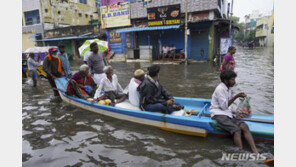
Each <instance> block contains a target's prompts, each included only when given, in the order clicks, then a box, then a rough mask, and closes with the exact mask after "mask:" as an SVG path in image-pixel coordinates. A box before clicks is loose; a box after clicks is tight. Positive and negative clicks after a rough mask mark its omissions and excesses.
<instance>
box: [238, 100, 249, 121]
mask: <svg viewBox="0 0 296 167" xmlns="http://www.w3.org/2000/svg"><path fill="white" fill-rule="evenodd" d="M250 99H251V97H245V98H240V103H239V105H238V107H237V109H236V118H244V117H249V116H250V115H252V111H251V106H250Z"/></svg>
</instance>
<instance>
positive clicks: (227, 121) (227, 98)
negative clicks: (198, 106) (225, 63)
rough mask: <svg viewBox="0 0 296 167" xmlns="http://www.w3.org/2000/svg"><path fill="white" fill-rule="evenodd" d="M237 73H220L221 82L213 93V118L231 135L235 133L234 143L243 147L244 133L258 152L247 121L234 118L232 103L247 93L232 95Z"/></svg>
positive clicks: (253, 148)
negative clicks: (242, 136)
mask: <svg viewBox="0 0 296 167" xmlns="http://www.w3.org/2000/svg"><path fill="white" fill-rule="evenodd" d="M236 76H237V75H236V73H235V72H233V71H227V70H225V71H222V72H221V74H220V79H221V83H220V84H219V85H218V86H217V87H216V89H215V91H214V93H213V95H212V105H211V107H210V112H211V117H212V119H214V120H216V121H217V122H218V126H219V127H220V128H222V129H224V130H226V131H227V132H229V133H230V134H231V135H233V139H234V143H235V144H236V145H237V146H238V147H239V148H240V149H242V148H243V144H242V139H241V135H242V133H243V134H244V137H245V139H246V140H247V142H248V143H249V145H250V146H251V149H252V151H253V152H254V153H258V151H257V148H256V145H255V142H254V139H253V136H252V134H251V133H250V130H249V127H248V125H247V124H246V123H244V122H242V121H241V120H239V119H237V118H234V117H233V114H232V111H231V109H230V107H229V106H230V105H231V104H232V103H233V102H234V101H235V100H236V99H237V98H239V97H246V96H247V95H246V94H245V93H239V94H237V95H235V96H234V97H232V92H231V89H230V88H231V87H233V86H234V85H235V78H236Z"/></svg>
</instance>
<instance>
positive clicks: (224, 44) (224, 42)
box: [220, 38, 232, 54]
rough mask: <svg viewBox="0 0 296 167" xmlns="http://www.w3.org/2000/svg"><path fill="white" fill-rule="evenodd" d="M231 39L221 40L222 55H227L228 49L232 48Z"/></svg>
mask: <svg viewBox="0 0 296 167" xmlns="http://www.w3.org/2000/svg"><path fill="white" fill-rule="evenodd" d="M231 45H232V44H231V38H221V39H220V54H226V53H227V52H228V48H229V47H230V46H231Z"/></svg>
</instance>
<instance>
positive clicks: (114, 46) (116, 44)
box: [107, 30, 125, 54]
mask: <svg viewBox="0 0 296 167" xmlns="http://www.w3.org/2000/svg"><path fill="white" fill-rule="evenodd" d="M107 34H108V41H109V44H110V50H111V51H114V53H115V54H122V53H124V42H125V36H124V34H123V33H116V32H115V31H114V30H111V31H108V33H107Z"/></svg>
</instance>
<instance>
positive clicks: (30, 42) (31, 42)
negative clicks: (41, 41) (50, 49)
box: [22, 33, 35, 50]
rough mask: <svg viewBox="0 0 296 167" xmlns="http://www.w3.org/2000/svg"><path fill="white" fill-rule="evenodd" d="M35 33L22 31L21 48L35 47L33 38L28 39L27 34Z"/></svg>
mask: <svg viewBox="0 0 296 167" xmlns="http://www.w3.org/2000/svg"><path fill="white" fill-rule="evenodd" d="M31 35H35V33H23V34H22V50H25V49H28V48H31V47H35V38H31V39H29V36H31Z"/></svg>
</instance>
